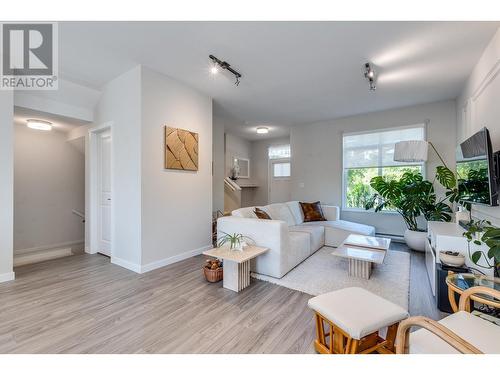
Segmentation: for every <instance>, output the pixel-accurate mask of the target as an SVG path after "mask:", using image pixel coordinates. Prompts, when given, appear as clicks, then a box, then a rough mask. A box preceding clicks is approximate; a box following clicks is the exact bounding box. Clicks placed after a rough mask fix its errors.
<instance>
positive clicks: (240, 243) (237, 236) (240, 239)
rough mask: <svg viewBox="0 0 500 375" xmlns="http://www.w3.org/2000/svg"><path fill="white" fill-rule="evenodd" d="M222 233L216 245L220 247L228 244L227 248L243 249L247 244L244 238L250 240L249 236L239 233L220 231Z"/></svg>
mask: <svg viewBox="0 0 500 375" xmlns="http://www.w3.org/2000/svg"><path fill="white" fill-rule="evenodd" d="M222 233H223V234H224V235H223V236H222V237H221V238H220V239H219V242H218V243H217V246H219V247H222V246H224V245H226V244H229V248H230V249H231V250H235V251H243V248H244V247H245V246H247V243H246V242H245V241H244V239H245V238H246V239H248V240H251V239H250V238H249V237H247V236H244V235H243V234H241V233H233V234H228V233H226V232H222Z"/></svg>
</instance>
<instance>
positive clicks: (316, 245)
mask: <svg viewBox="0 0 500 375" xmlns="http://www.w3.org/2000/svg"><path fill="white" fill-rule="evenodd" d="M288 230H289V231H290V232H304V233H309V237H310V244H311V254H312V253H314V252H315V251H317V250H319V249H321V248H322V247H323V246H324V245H325V227H323V226H321V225H294V226H291V227H289V228H288Z"/></svg>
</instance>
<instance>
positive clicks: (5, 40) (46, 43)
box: [2, 23, 54, 76]
mask: <svg viewBox="0 0 500 375" xmlns="http://www.w3.org/2000/svg"><path fill="white" fill-rule="evenodd" d="M53 40H54V38H53V25H52V24H50V23H40V24H37V23H34V24H27V23H19V24H16V23H4V24H3V25H2V52H3V61H2V67H3V69H2V74H3V75H4V76H52V75H54V69H53V67H54V61H53V60H54V45H53Z"/></svg>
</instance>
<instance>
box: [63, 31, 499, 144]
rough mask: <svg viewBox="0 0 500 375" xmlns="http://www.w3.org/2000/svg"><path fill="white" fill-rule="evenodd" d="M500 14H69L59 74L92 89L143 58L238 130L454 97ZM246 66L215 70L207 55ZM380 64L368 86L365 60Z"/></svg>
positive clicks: (282, 130)
mask: <svg viewBox="0 0 500 375" xmlns="http://www.w3.org/2000/svg"><path fill="white" fill-rule="evenodd" d="M499 26H500V23H499V22H62V23H60V24H59V58H60V63H59V67H60V73H61V76H62V77H63V78H66V79H69V80H72V81H74V82H76V83H81V84H84V85H87V86H89V87H93V88H100V87H102V86H103V85H104V84H105V83H106V82H108V81H109V80H111V79H113V78H115V77H117V76H118V75H120V74H121V73H123V72H125V71H127V70H128V69H131V68H132V67H134V66H135V65H137V64H138V63H140V64H143V65H144V66H147V67H149V68H151V69H154V70H156V71H159V72H161V73H164V74H166V75H169V76H171V77H173V78H175V79H178V80H179V81H181V82H184V83H186V84H188V85H190V86H192V87H194V88H196V89H198V90H199V91H201V92H203V93H205V94H207V95H209V96H211V97H212V98H213V99H214V102H215V107H214V108H215V110H216V112H221V113H224V114H227V116H228V117H231V118H234V119H235V121H234V122H231V124H232V125H229V126H228V127H229V130H230V131H231V132H234V133H237V134H240V135H242V136H244V137H246V138H247V139H258V138H259V137H257V135H256V134H255V128H256V126H257V125H268V126H269V127H270V128H271V132H270V133H269V134H268V137H276V136H280V135H282V134H286V133H287V132H288V129H289V127H290V126H293V125H299V124H308V123H312V122H316V121H321V120H326V119H332V118H338V117H344V116H349V115H354V114H359V113H367V112H372V111H379V110H385V109H389V108H396V107H403V106H408V105H414V104H419V103H427V102H432V101H438V100H445V99H451V98H455V97H456V96H457V95H458V94H459V92H460V90H461V88H462V87H463V84H464V82H465V80H466V78H467V77H468V75H469V74H470V73H471V70H472V68H473V66H474V64H475V63H476V62H477V60H478V59H479V57H480V55H481V53H482V51H483V50H484V48H485V47H486V45H487V44H488V42H489V41H490V39H491V38H492V36H493V34H494V33H495V31H496V30H497V28H498V27H499ZM209 54H214V55H215V56H217V57H218V58H220V59H221V60H227V61H228V62H229V63H230V64H231V65H232V67H234V68H235V69H236V70H238V71H240V72H241V73H242V74H243V78H242V80H241V84H240V85H239V86H238V87H236V86H235V85H234V84H233V82H234V79H233V77H232V76H231V75H228V74H225V73H222V74H218V75H215V76H213V75H211V74H210V73H209V67H210V64H209V59H208V55H209ZM366 61H371V62H373V63H374V64H375V65H376V67H377V70H378V72H379V79H378V85H377V86H378V87H377V91H375V92H371V91H369V90H368V85H367V82H366V81H365V79H364V78H363V65H364V63H365V62H366Z"/></svg>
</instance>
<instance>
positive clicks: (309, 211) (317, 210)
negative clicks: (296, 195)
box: [299, 201, 326, 222]
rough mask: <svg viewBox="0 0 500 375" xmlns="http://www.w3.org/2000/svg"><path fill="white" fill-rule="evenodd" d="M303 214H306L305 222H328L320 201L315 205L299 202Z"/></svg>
mask: <svg viewBox="0 0 500 375" xmlns="http://www.w3.org/2000/svg"><path fill="white" fill-rule="evenodd" d="M299 203H300V207H301V208H302V212H303V213H304V222H309V221H326V219H325V216H324V215H323V210H322V209H321V204H320V202H319V201H317V202H314V203H305V202H299Z"/></svg>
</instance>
